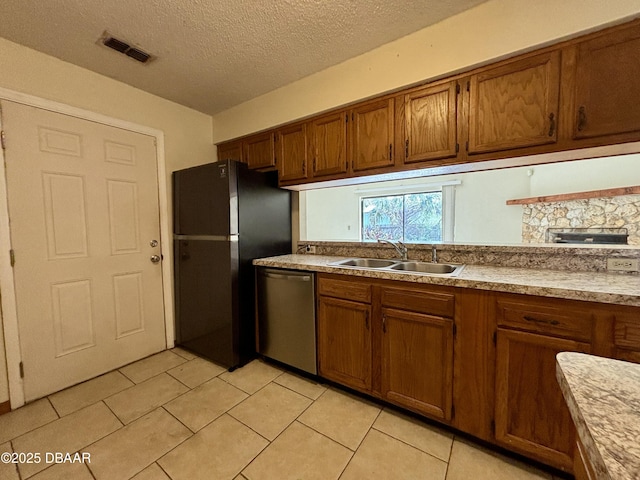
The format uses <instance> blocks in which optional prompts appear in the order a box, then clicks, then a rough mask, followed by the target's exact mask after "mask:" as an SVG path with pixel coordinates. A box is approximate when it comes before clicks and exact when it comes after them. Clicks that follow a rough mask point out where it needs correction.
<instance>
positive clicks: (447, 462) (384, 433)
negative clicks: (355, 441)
mask: <svg viewBox="0 0 640 480" xmlns="http://www.w3.org/2000/svg"><path fill="white" fill-rule="evenodd" d="M370 430H375V431H376V432H378V433H381V434H383V435H386V436H387V437H389V438H393V439H394V440H396V441H398V442H400V443H402V444H404V445H406V446H407V447H411V448H413V449H415V450H418V451H419V452H422V453H424V454H425V455H429V456H430V457H432V458H434V459H436V460H439V461H440V462H443V463H446V464H447V465H449V461H448V460H443V459H441V458H440V457H436V456H435V455H434V454H432V453H429V452H425V451H424V450H422V449H421V448H419V447H416V446H415V445H411V444H410V443H408V442H406V441H404V440H403V439H401V438H398V437H396V436H394V435H391V434H390V433H388V432H385V431H384V430H380V428H379V427H374V426H373V425H371V428H370ZM368 433H369V432H367V434H368ZM451 445H452V446H453V440H452V441H451ZM358 448H360V447H358ZM449 458H451V447H449Z"/></svg>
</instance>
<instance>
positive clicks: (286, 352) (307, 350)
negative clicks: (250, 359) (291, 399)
mask: <svg viewBox="0 0 640 480" xmlns="http://www.w3.org/2000/svg"><path fill="white" fill-rule="evenodd" d="M257 270H258V342H259V349H258V350H259V352H260V353H261V354H262V355H264V356H265V357H269V358H272V359H274V360H278V361H280V362H282V363H285V364H287V365H291V366H292V367H295V368H298V369H300V370H303V371H305V372H308V373H313V374H317V373H318V370H317V366H316V315H315V296H314V292H315V277H314V274H313V273H311V272H303V271H299V270H286V269H279V268H278V269H276V268H266V267H259V268H258V269H257Z"/></svg>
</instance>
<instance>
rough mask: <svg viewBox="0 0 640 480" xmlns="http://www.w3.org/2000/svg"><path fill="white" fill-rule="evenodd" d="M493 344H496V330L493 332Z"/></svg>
mask: <svg viewBox="0 0 640 480" xmlns="http://www.w3.org/2000/svg"><path fill="white" fill-rule="evenodd" d="M493 344H494V345H497V344H498V332H493Z"/></svg>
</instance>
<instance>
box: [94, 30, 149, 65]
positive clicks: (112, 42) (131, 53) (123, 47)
mask: <svg viewBox="0 0 640 480" xmlns="http://www.w3.org/2000/svg"><path fill="white" fill-rule="evenodd" d="M100 43H102V44H103V45H104V46H105V47H109V48H112V49H114V50H115V51H117V52H120V53H124V54H125V55H126V56H128V57H131V58H133V59H134V60H137V61H139V62H141V63H147V62H148V61H149V60H150V59H151V58H153V57H152V56H151V55H150V54H148V53H146V52H143V51H142V50H140V49H138V48H135V47H132V46H131V45H129V44H128V43H127V42H123V41H122V40H118V39H117V38H114V37H112V36H111V35H109V34H108V33H106V32H105V33H104V35H103V36H102V38H101V39H100Z"/></svg>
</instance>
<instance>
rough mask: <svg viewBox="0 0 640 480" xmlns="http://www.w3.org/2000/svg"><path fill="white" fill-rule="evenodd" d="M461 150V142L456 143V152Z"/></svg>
mask: <svg viewBox="0 0 640 480" xmlns="http://www.w3.org/2000/svg"><path fill="white" fill-rule="evenodd" d="M459 151H460V144H459V143H456V153H458V152H459Z"/></svg>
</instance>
